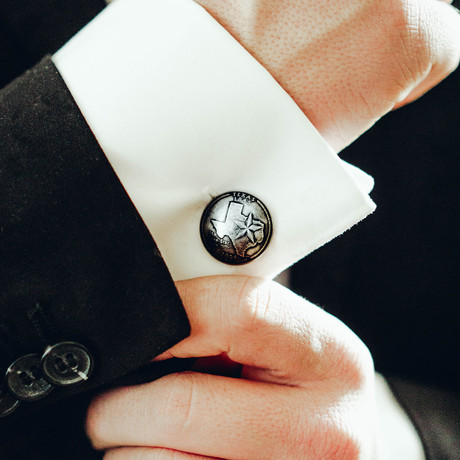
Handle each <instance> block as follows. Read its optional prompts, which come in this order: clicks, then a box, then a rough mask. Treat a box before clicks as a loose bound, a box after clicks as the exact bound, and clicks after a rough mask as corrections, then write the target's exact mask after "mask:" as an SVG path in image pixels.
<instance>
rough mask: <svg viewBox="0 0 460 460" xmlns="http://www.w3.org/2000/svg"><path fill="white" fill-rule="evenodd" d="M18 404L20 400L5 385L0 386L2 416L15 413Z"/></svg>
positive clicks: (0, 414) (0, 410)
mask: <svg viewBox="0 0 460 460" xmlns="http://www.w3.org/2000/svg"><path fill="white" fill-rule="evenodd" d="M18 406H19V401H18V400H17V399H16V398H15V397H14V396H12V395H11V394H10V393H9V392H8V390H7V389H6V388H5V387H4V386H0V418H1V417H6V416H7V415H10V414H11V413H13V412H14V411H15V410H16V408H17V407H18Z"/></svg>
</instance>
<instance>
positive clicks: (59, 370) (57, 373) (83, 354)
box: [41, 342, 93, 387]
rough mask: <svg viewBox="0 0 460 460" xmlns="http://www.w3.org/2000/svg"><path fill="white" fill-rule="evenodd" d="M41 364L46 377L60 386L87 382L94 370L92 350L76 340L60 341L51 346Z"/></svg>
mask: <svg viewBox="0 0 460 460" xmlns="http://www.w3.org/2000/svg"><path fill="white" fill-rule="evenodd" d="M41 364H42V369H43V374H44V377H45V379H46V380H48V382H50V383H52V384H53V385H56V386H60V387H66V386H71V385H76V384H78V383H81V382H86V380H88V379H89V377H90V375H91V373H92V371H93V358H92V357H91V354H90V352H89V351H88V349H87V348H86V347H84V346H83V345H81V344H79V343H76V342H60V343H57V344H55V345H52V346H49V347H48V348H47V349H46V350H45V353H44V354H43V356H42V360H41Z"/></svg>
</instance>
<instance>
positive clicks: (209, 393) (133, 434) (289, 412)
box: [87, 0, 460, 460]
mask: <svg viewBox="0 0 460 460" xmlns="http://www.w3.org/2000/svg"><path fill="white" fill-rule="evenodd" d="M198 3H200V4H201V5H202V6H203V7H205V8H206V9H207V11H208V12H209V13H210V14H212V15H213V16H214V17H215V18H216V19H217V20H218V21H219V22H220V23H221V24H222V25H223V26H224V27H225V28H226V29H227V30H228V31H229V32H230V33H231V34H232V35H233V36H234V37H235V38H236V39H237V40H238V41H239V42H240V43H241V44H242V45H243V46H244V47H245V48H246V49H247V50H248V51H249V52H250V53H251V54H253V55H254V56H255V57H256V58H257V59H258V60H259V61H260V62H261V63H262V64H263V65H264V66H265V67H266V68H267V69H268V70H269V71H270V72H271V74H272V75H273V76H274V77H275V79H276V80H277V81H278V82H279V83H280V84H281V86H282V87H283V88H284V89H285V90H286V91H287V92H288V93H289V94H290V96H291V97H292V98H293V99H294V100H295V101H296V103H297V104H298V105H299V107H300V108H301V109H302V110H303V112H304V113H305V114H306V115H307V116H308V118H309V119H310V120H311V121H312V123H313V124H314V125H315V126H316V128H317V129H318V130H319V131H320V133H321V134H322V135H323V136H324V137H325V139H326V140H327V141H328V142H329V143H330V144H331V146H333V148H335V150H336V151H340V150H341V149H342V148H344V147H345V146H346V145H348V144H349V143H350V142H352V141H353V140H354V139H355V138H357V137H358V136H359V135H360V134H362V133H363V132H365V131H366V130H367V129H369V127H370V126H372V124H373V123H375V122H376V121H377V120H378V119H379V118H381V117H382V116H383V115H385V114H386V113H387V112H388V111H390V110H392V109H394V108H397V107H400V106H402V105H404V104H406V103H408V102H411V101H412V100H414V99H416V98H418V97H420V96H421V95H422V94H424V93H425V92H426V91H427V90H429V89H430V88H431V87H433V86H434V85H436V84H437V83H438V82H439V81H441V80H442V79H443V78H445V77H446V76H447V75H448V74H449V73H450V72H452V71H453V70H454V69H455V68H456V67H457V65H458V61H459V58H460V15H459V14H458V12H457V11H456V10H455V9H453V8H452V7H451V6H450V5H449V2H444V1H441V0H385V1H381V0H348V1H346V2H344V1H343V0H328V1H326V0H308V1H307V0H304V1H301V0H297V1H294V0H226V1H223V0H199V1H198ZM177 288H178V291H179V294H180V296H181V298H182V300H183V303H184V307H185V309H186V311H187V314H188V316H189V319H190V322H191V325H192V333H191V336H190V337H189V338H187V339H185V340H184V341H182V342H181V343H179V344H178V345H176V346H174V347H173V348H172V349H170V350H169V351H168V352H167V353H166V354H164V355H162V356H161V357H159V358H157V359H167V358H169V357H172V356H177V357H209V356H214V357H217V358H215V359H214V360H212V362H211V363H210V361H209V360H207V361H206V362H205V364H203V365H202V366H201V367H200V370H201V372H186V373H181V374H173V375H169V376H166V377H163V378H161V379H159V380H157V381H155V382H152V383H149V384H145V385H140V386H137V387H130V388H120V389H116V390H112V391H110V392H108V393H105V394H102V395H100V396H99V397H98V398H96V399H95V400H94V402H93V403H92V405H91V406H90V408H89V411H88V417H87V432H88V435H89V437H90V439H91V441H92V442H93V445H94V446H95V447H96V448H98V449H102V450H106V454H105V459H106V460H118V459H123V460H141V459H142V460H150V459H175V460H182V459H200V458H226V459H250V460H257V459H263V460H269V459H283V460H284V459H313V460H324V459H340V460H347V459H358V458H360V459H366V460H368V459H373V458H378V454H377V452H378V440H377V429H376V414H375V410H374V370H373V366H372V359H371V357H370V355H369V352H368V350H367V349H366V347H365V346H364V345H363V344H362V343H361V341H360V340H359V339H358V338H357V337H356V336H355V335H354V334H353V333H352V332H351V331H350V330H349V329H348V328H347V327H346V326H344V325H343V324H342V323H341V322H340V321H338V320H337V319H335V318H333V317H332V316H330V315H328V314H327V313H325V312H324V311H322V310H321V309H319V308H317V307H315V306H313V305H312V304H310V303H308V302H307V301H305V300H303V299H300V298H299V297H297V296H296V295H294V294H293V293H292V292H290V291H288V290H287V289H284V288H282V287H280V286H278V285H277V284H275V283H272V282H264V281H262V280H258V279H256V278H244V277H208V278H198V279H194V280H188V281H183V282H179V283H177ZM216 364H218V365H219V366H218V367H219V369H218V370H216ZM229 364H230V366H229ZM210 367H211V368H212V369H210ZM229 368H230V371H231V372H230V373H229V372H228V369H229ZM203 371H206V372H207V373H204V372H203ZM235 371H236V374H235ZM240 372H241V375H240V374H239V373H240ZM213 374H220V375H213ZM240 377H241V378H240Z"/></svg>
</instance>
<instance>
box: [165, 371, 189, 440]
mask: <svg viewBox="0 0 460 460" xmlns="http://www.w3.org/2000/svg"><path fill="white" fill-rule="evenodd" d="M196 377H197V376H196V373H194V372H180V373H175V374H170V375H168V376H166V377H163V379H164V387H165V390H166V393H165V397H164V398H163V400H162V404H163V407H162V408H161V413H162V414H164V416H165V417H166V418H167V417H171V420H170V422H171V423H169V422H168V421H167V420H165V423H164V424H163V426H164V427H165V428H167V427H169V426H175V427H176V429H177V427H179V429H182V430H184V431H185V430H186V429H187V427H189V426H192V425H193V423H194V421H193V417H194V410H193V409H194V398H195V387H196V385H195V381H196ZM195 422H197V420H195Z"/></svg>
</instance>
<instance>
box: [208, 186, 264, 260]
mask: <svg viewBox="0 0 460 460" xmlns="http://www.w3.org/2000/svg"><path fill="white" fill-rule="evenodd" d="M200 230H201V239H202V241H203V244H204V246H205V248H206V249H207V251H208V252H209V253H210V254H211V255H212V256H213V257H214V258H216V259H217V260H220V261H221V262H224V263H226V264H230V265H242V264H247V263H248V262H251V261H252V260H254V259H255V258H257V257H259V256H260V255H261V254H262V253H263V252H264V251H265V249H266V247H267V246H268V243H269V242H270V238H271V236H272V220H271V217H270V213H269V212H268V209H267V207H266V206H265V205H264V204H263V203H262V202H261V201H260V200H259V199H258V198H256V197H255V196H253V195H250V194H249V193H245V192H228V193H224V194H222V195H219V196H218V197H216V198H214V199H213V200H212V201H211V203H209V204H208V206H207V207H206V209H205V210H204V212H203V216H202V218H201V225H200Z"/></svg>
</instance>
